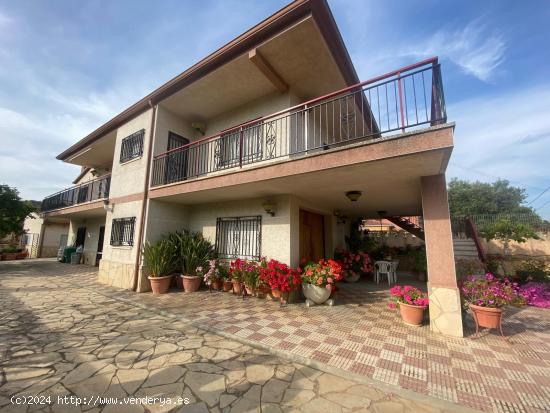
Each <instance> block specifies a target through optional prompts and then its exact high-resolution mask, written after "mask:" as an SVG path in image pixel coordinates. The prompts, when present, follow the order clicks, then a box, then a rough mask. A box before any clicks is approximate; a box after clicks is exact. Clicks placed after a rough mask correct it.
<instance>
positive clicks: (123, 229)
mask: <svg viewBox="0 0 550 413" xmlns="http://www.w3.org/2000/svg"><path fill="white" fill-rule="evenodd" d="M135 223H136V217H132V218H117V219H113V223H112V225H111V245H113V246H115V247H120V246H132V245H134V225H135Z"/></svg>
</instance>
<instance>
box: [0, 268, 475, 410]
mask: <svg viewBox="0 0 550 413" xmlns="http://www.w3.org/2000/svg"><path fill="white" fill-rule="evenodd" d="M94 273H95V270H94V269H91V268H88V267H83V266H79V267H71V266H68V265H61V264H57V263H54V262H51V261H41V260H28V261H20V262H10V263H0V304H1V305H0V412H19V411H21V412H24V411H43V412H65V411H67V412H72V411H89V412H99V411H101V412H106V413H107V412H144V411H151V412H165V411H181V412H189V413H191V412H208V411H211V412H229V411H230V412H260V411H261V412H280V411H285V412H298V411H301V412H352V411H353V412H379V413H384V412H388V413H389V412H403V413H405V412H459V411H460V412H467V411H470V410H469V409H466V408H462V407H459V406H456V405H454V404H450V403H446V402H443V401H439V400H435V399H431V398H429V397H426V396H420V395H415V394H414V393H412V392H406V391H400V392H399V394H396V393H395V392H394V391H393V390H392V388H389V387H382V386H377V385H373V384H372V383H366V382H364V381H355V380H353V379H351V378H349V377H348V378H342V377H341V376H337V375H333V374H328V373H324V372H322V371H319V370H316V369H313V368H311V367H307V366H305V365H301V364H298V363H292V362H290V361H287V360H284V359H282V358H279V357H276V356H273V355H270V354H268V353H267V352H265V351H261V350H258V349H255V348H252V347H250V346H247V345H244V344H241V343H240V342H237V341H233V340H230V339H227V338H224V337H222V336H219V335H216V334H212V333H209V332H205V331H201V330H200V329H197V328H196V327H193V326H190V325H189V324H186V323H184V322H182V321H178V320H175V319H174V318H171V317H168V316H165V315H161V314H159V313H156V312H151V311H147V310H144V309H143V308H140V307H136V306H135V305H132V304H131V303H128V302H124V301H120V300H118V299H116V298H113V297H112V296H107V295H104V294H102V293H100V292H99V291H102V289H104V288H105V287H103V288H98V289H97V290H96V291H94V289H90V288H89V285H88V287H86V286H85V285H84V284H85V283H82V282H81V280H82V277H85V276H89V275H90V274H94ZM113 291H115V290H113ZM115 292H116V291H115ZM12 396H44V397H47V396H50V399H51V400H50V401H51V402H52V404H42V405H40V404H34V405H29V404H25V405H19V406H16V405H14V404H12V403H11V402H10V398H11V397H12ZM58 396H59V398H58ZM63 396H74V397H80V398H86V403H87V404H88V405H85V406H74V405H68V404H62V402H63V401H64V400H65V399H64V398H63ZM94 396H102V397H110V398H117V401H119V402H120V401H123V400H124V399H123V398H125V397H129V396H134V397H145V396H151V397H154V396H156V397H165V398H171V400H172V401H173V402H177V401H178V400H177V398H178V397H181V398H187V399H188V400H189V402H190V404H189V405H180V406H174V405H169V404H167V403H166V404H164V406H163V405H162V404H161V403H155V404H147V405H143V404H141V405H140V404H132V405H122V404H120V405H113V404H105V403H104V402H105V401H106V400H90V399H91V398H92V397H94ZM35 400H36V401H39V400H38V399H35ZM112 400H114V399H111V401H112ZM42 401H46V400H45V399H43V400H42ZM97 402H103V404H96V403H97Z"/></svg>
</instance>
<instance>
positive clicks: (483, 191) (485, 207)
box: [448, 178, 542, 221]
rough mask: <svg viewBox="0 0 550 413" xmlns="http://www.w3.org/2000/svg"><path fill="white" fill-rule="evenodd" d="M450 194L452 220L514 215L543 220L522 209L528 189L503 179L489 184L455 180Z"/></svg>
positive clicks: (527, 209)
mask: <svg viewBox="0 0 550 413" xmlns="http://www.w3.org/2000/svg"><path fill="white" fill-rule="evenodd" d="M448 194H449V210H450V213H451V216H471V215H480V214H502V213H510V214H527V215H533V217H534V218H536V219H538V220H541V218H540V217H539V216H538V215H537V214H536V213H535V211H533V209H532V208H529V207H526V206H523V205H522V204H523V202H524V201H525V199H526V197H527V196H526V194H525V189H523V188H519V187H516V186H510V183H509V182H508V181H506V180H503V179H499V180H497V181H495V182H493V183H485V182H479V181H476V182H468V181H464V180H459V179H457V178H454V179H452V180H451V182H449V185H448ZM541 221H542V220H541Z"/></svg>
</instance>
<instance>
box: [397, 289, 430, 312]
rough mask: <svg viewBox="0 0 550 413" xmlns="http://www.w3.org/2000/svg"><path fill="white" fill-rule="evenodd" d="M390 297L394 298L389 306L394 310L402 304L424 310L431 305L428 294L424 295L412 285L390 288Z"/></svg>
mask: <svg viewBox="0 0 550 413" xmlns="http://www.w3.org/2000/svg"><path fill="white" fill-rule="evenodd" d="M390 295H391V296H392V301H391V302H390V303H389V304H388V307H389V308H391V309H392V310H393V309H395V308H397V307H399V304H401V303H403V304H409V305H416V306H419V307H424V308H426V307H427V306H428V304H429V300H428V294H425V293H423V292H422V291H420V290H419V289H418V288H416V287H413V286H412V285H404V286H400V285H394V286H393V287H392V288H390Z"/></svg>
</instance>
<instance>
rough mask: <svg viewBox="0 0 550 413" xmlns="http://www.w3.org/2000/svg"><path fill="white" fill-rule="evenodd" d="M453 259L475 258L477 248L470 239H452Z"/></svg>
mask: <svg viewBox="0 0 550 413" xmlns="http://www.w3.org/2000/svg"><path fill="white" fill-rule="evenodd" d="M453 245H454V251H455V258H476V257H477V248H476V244H475V243H474V241H473V240H472V239H469V238H466V239H463V238H460V239H457V238H455V239H453Z"/></svg>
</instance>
